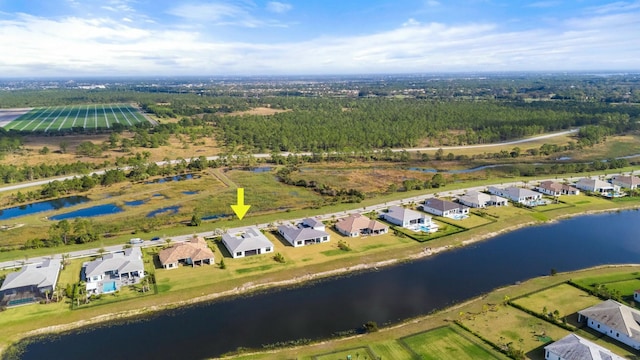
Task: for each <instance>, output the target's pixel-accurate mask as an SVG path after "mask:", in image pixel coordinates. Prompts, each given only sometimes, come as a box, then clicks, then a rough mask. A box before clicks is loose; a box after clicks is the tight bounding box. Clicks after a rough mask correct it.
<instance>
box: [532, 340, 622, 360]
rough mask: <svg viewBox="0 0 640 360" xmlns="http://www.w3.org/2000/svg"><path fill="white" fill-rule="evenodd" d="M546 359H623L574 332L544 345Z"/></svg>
mask: <svg viewBox="0 0 640 360" xmlns="http://www.w3.org/2000/svg"><path fill="white" fill-rule="evenodd" d="M544 358H545V359H546V360H624V358H623V357H622V356H618V355H616V354H614V353H613V352H611V350H609V349H605V348H603V347H602V346H600V345H596V344H594V343H592V342H591V341H589V340H587V339H584V338H582V337H580V336H578V335H576V334H569V335H567V336H565V337H563V338H562V339H560V340H558V341H556V342H554V343H552V344H549V345H547V346H545V347H544Z"/></svg>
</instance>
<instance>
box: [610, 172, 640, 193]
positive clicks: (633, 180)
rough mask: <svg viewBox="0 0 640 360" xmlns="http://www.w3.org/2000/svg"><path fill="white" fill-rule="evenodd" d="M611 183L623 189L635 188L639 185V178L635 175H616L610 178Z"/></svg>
mask: <svg viewBox="0 0 640 360" xmlns="http://www.w3.org/2000/svg"><path fill="white" fill-rule="evenodd" d="M611 184H613V185H616V186H620V187H623V188H625V189H631V190H635V189H637V188H638V186H639V185H640V178H639V177H637V176H624V175H616V176H614V177H612V178H611Z"/></svg>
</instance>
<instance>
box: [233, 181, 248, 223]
mask: <svg viewBox="0 0 640 360" xmlns="http://www.w3.org/2000/svg"><path fill="white" fill-rule="evenodd" d="M250 207H251V205H245V204H244V188H238V203H237V204H236V205H231V209H232V210H233V212H234V213H236V215H237V216H238V218H239V219H240V220H242V218H243V217H244V216H245V215H246V213H247V211H249V208H250Z"/></svg>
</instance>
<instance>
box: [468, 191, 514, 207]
mask: <svg viewBox="0 0 640 360" xmlns="http://www.w3.org/2000/svg"><path fill="white" fill-rule="evenodd" d="M458 199H459V200H462V201H466V202H468V203H472V204H481V203H486V202H489V201H493V202H496V203H497V202H506V201H508V200H507V199H505V198H503V197H502V196H498V195H493V194H491V195H490V194H485V193H483V192H480V191H476V190H471V191H468V192H467V193H466V194H464V195H462V196H460V197H459V198H458Z"/></svg>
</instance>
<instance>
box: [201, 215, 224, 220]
mask: <svg viewBox="0 0 640 360" xmlns="http://www.w3.org/2000/svg"><path fill="white" fill-rule="evenodd" d="M226 217H229V215H227V214H214V215H207V216H203V217H202V218H201V220H216V219H222V218H226Z"/></svg>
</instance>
